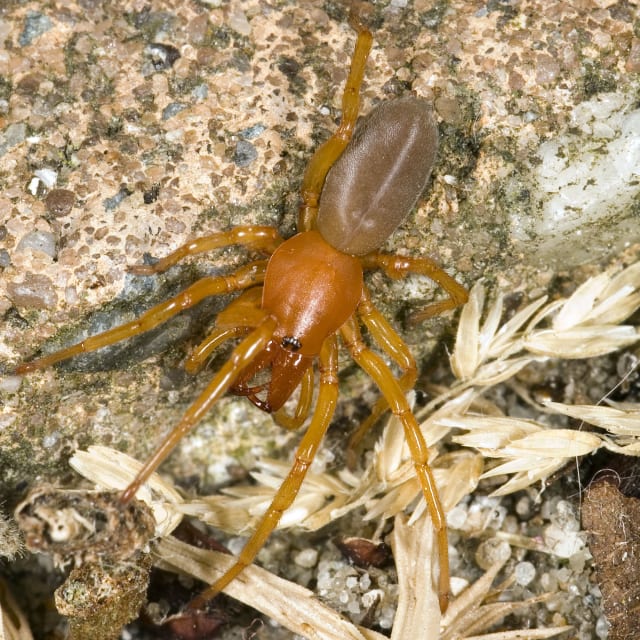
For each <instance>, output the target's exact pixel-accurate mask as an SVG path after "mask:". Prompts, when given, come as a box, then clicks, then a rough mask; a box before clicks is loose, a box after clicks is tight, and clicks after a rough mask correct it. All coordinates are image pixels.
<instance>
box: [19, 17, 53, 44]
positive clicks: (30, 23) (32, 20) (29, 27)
mask: <svg viewBox="0 0 640 640" xmlns="http://www.w3.org/2000/svg"><path fill="white" fill-rule="evenodd" d="M52 26H53V24H52V23H51V20H49V18H47V16H45V15H44V14H42V13H38V12H37V11H27V18H26V20H25V23H24V29H23V31H22V33H21V34H20V36H19V37H18V44H19V45H20V46H21V47H26V46H28V45H30V44H31V43H32V42H33V41H34V40H35V39H36V38H37V37H38V36H41V35H42V34H43V33H46V32H47V31H49V29H51V27H52Z"/></svg>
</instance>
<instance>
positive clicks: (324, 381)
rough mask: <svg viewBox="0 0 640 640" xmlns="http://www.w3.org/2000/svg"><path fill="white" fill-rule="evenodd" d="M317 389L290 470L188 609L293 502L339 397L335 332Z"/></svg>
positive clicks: (245, 562) (247, 559) (258, 545)
mask: <svg viewBox="0 0 640 640" xmlns="http://www.w3.org/2000/svg"><path fill="white" fill-rule="evenodd" d="M319 369H320V389H319V391H318V401H317V403H316V409H315V413H314V414H313V418H312V419H311V423H310V424H309V428H308V429H307V431H306V432H305V434H304V436H303V437H302V441H301V442H300V444H299V445H298V449H297V451H296V455H295V460H294V462H293V466H292V467H291V470H290V471H289V473H288V474H287V477H286V478H285V479H284V482H283V483H282V484H281V485H280V488H279V489H278V492H277V493H276V495H275V496H274V498H273V500H272V502H271V504H270V505H269V508H268V509H267V511H266V513H265V514H264V515H263V516H262V519H261V520H260V522H259V523H258V526H257V528H256V530H255V531H254V533H253V535H252V536H251V537H250V538H249V540H248V541H247V543H246V545H245V547H244V549H243V550H242V552H241V553H240V555H239V556H238V558H237V559H236V562H235V564H234V565H233V566H232V567H231V568H230V569H229V570H228V571H227V572H226V573H224V574H223V575H222V576H221V577H220V578H218V580H216V582H214V583H213V584H212V585H211V586H210V587H209V588H208V589H206V590H205V591H203V592H202V593H201V594H200V595H199V596H198V597H197V598H195V599H194V600H192V601H191V602H190V603H189V605H188V607H189V609H201V608H202V607H204V605H205V604H206V603H207V601H208V600H211V598H213V597H214V596H216V595H217V594H218V593H220V592H221V591H222V590H224V588H225V587H226V586H227V585H228V584H229V583H230V582H231V581H232V580H233V579H234V578H235V577H236V576H237V575H238V574H239V573H240V572H241V571H242V570H243V569H244V568H245V567H247V566H249V565H250V564H251V563H252V562H253V561H254V559H255V557H256V555H257V554H258V552H259V551H260V549H262V547H263V546H264V544H265V542H266V540H267V538H268V537H269V536H270V535H271V533H272V532H273V530H274V529H275V528H276V526H277V525H278V522H279V521H280V518H281V517H282V514H283V513H284V512H285V511H286V510H287V509H288V508H289V507H290V506H291V505H292V504H293V501H294V500H295V498H296V496H297V495H298V491H299V490H300V486H301V485H302V482H303V481H304V478H305V476H306V474H307V471H308V470H309V467H310V466H311V463H312V462H313V460H314V458H315V456H316V453H317V451H318V448H319V446H320V443H321V442H322V439H323V438H324V435H325V433H326V431H327V428H328V427H329V424H330V422H331V419H332V418H333V414H334V412H335V408H336V403H337V401H338V345H337V340H336V337H335V336H332V337H330V338H327V339H326V340H325V341H324V343H323V345H322V349H321V351H320V365H319Z"/></svg>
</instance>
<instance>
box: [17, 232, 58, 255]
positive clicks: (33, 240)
mask: <svg viewBox="0 0 640 640" xmlns="http://www.w3.org/2000/svg"><path fill="white" fill-rule="evenodd" d="M25 249H34V250H35V251H40V252H41V253H44V254H46V255H48V256H50V257H51V258H55V255H56V237H55V236H54V235H53V233H51V232H49V231H30V232H29V233H27V235H25V236H23V237H22V240H20V242H19V243H18V247H17V250H18V251H24V250H25Z"/></svg>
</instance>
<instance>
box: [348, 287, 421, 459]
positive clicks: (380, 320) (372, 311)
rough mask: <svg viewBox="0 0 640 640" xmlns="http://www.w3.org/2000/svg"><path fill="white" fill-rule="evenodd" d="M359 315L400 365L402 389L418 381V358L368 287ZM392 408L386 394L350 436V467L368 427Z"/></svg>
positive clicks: (407, 388)
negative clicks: (376, 303)
mask: <svg viewBox="0 0 640 640" xmlns="http://www.w3.org/2000/svg"><path fill="white" fill-rule="evenodd" d="M358 316H359V317H360V319H361V320H362V322H363V323H364V324H365V326H366V327H367V329H368V330H369V333H370V334H371V337H372V338H373V339H374V340H375V341H376V343H377V344H378V345H379V346H380V347H381V348H382V349H383V351H385V353H387V354H388V355H389V356H390V357H391V358H392V359H393V361H394V362H395V363H396V364H397V365H398V366H399V367H400V369H401V371H402V373H401V375H400V377H399V378H398V379H397V380H398V384H399V385H400V388H401V389H402V392H403V393H406V392H407V391H409V389H411V388H412V387H413V385H414V384H415V382H416V377H417V375H418V372H417V369H416V361H415V359H414V358H413V355H412V354H411V351H410V350H409V347H408V346H407V345H406V343H405V342H404V340H403V339H402V338H401V337H400V336H399V335H398V334H397V333H396V331H395V329H394V328H393V327H392V326H391V324H390V323H389V322H388V321H387V319H386V318H385V317H384V316H383V315H382V314H381V313H380V311H378V309H377V308H376V307H375V305H374V304H373V303H372V302H371V296H370V295H369V292H368V290H367V289H366V287H364V288H363V293H362V300H361V301H360V304H359V305H358ZM388 408H389V404H388V403H387V400H386V399H385V397H384V396H382V397H381V398H379V399H378V401H377V402H376V404H375V405H374V407H373V409H372V410H371V413H370V414H369V415H368V416H367V417H366V418H365V419H364V420H363V421H362V422H361V423H360V425H359V426H358V428H357V429H356V430H355V431H354V432H353V434H352V435H351V437H350V438H349V445H348V449H347V464H348V466H349V467H350V468H354V467H355V462H356V459H355V458H356V451H357V448H358V445H359V444H360V442H361V441H362V439H363V438H364V436H365V434H366V433H367V431H369V429H370V428H371V427H372V426H373V425H374V424H375V423H376V422H377V421H378V419H379V418H380V416H382V414H383V413H384V412H385V411H387V409H388Z"/></svg>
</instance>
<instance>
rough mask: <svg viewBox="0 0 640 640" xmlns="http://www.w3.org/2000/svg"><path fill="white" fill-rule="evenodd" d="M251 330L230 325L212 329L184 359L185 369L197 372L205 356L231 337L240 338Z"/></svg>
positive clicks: (205, 358)
mask: <svg viewBox="0 0 640 640" xmlns="http://www.w3.org/2000/svg"><path fill="white" fill-rule="evenodd" d="M250 331H251V327H230V328H228V329H227V328H217V329H214V330H213V332H212V333H210V334H209V335H208V336H207V337H206V338H205V339H204V340H203V341H202V342H201V343H200V344H199V345H198V346H197V347H196V348H195V349H194V350H193V351H192V352H191V353H190V354H189V357H188V358H187V359H186V360H185V363H184V368H185V371H187V372H188V373H191V374H195V373H198V371H200V369H202V367H203V366H204V363H205V362H206V361H207V358H208V357H209V356H210V355H211V354H212V353H213V352H214V351H215V350H216V349H217V348H218V347H219V346H220V345H221V344H222V343H223V342H226V341H227V340H231V339H232V338H241V337H242V336H244V335H246V334H247V333H249V332H250Z"/></svg>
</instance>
